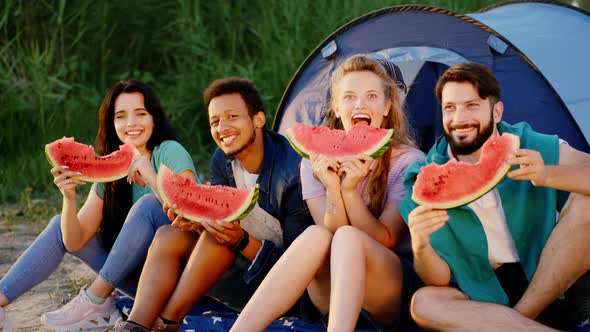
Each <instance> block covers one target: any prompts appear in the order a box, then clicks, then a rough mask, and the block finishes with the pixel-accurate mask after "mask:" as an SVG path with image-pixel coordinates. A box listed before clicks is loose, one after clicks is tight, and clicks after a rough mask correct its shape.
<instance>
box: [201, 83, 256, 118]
mask: <svg viewBox="0 0 590 332" xmlns="http://www.w3.org/2000/svg"><path fill="white" fill-rule="evenodd" d="M233 93H238V94H239V95H240V96H242V99H243V100H244V103H246V107H247V108H248V114H249V115H250V117H252V116H254V115H255V114H256V113H258V112H262V113H264V104H263V103H262V98H261V97H260V95H259V94H258V90H257V89H256V85H255V84H254V82H253V81H251V80H248V79H245V78H240V77H227V78H222V79H218V80H215V81H213V82H211V84H209V86H208V87H207V89H205V93H204V94H203V99H204V101H205V106H207V108H208V107H209V103H211V100H212V99H213V98H215V97H219V96H223V95H228V94H233Z"/></svg>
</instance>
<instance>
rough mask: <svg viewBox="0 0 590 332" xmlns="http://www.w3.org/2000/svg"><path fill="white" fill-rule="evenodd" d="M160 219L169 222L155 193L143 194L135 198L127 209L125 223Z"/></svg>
mask: <svg viewBox="0 0 590 332" xmlns="http://www.w3.org/2000/svg"><path fill="white" fill-rule="evenodd" d="M159 219H162V220H164V221H165V222H166V223H170V221H169V220H168V217H167V216H166V214H165V213H164V212H163V210H162V204H161V203H160V201H158V199H157V198H156V195H154V194H149V195H143V196H142V197H141V198H140V199H138V200H137V202H135V203H134V204H133V206H132V207H131V210H129V213H128V214H127V218H126V219H125V223H130V222H134V221H139V222H152V221H153V220H159Z"/></svg>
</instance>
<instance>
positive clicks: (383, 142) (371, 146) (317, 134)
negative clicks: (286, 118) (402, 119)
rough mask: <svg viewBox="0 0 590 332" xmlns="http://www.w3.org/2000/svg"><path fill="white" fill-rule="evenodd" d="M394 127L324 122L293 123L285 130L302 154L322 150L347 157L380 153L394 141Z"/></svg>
mask: <svg viewBox="0 0 590 332" xmlns="http://www.w3.org/2000/svg"><path fill="white" fill-rule="evenodd" d="M393 134H394V133H393V129H381V128H374V127H371V126H365V125H356V126H353V127H352V128H351V129H350V130H349V131H348V132H347V131H345V130H340V129H330V128H328V127H326V126H319V127H316V126H310V125H307V124H304V123H296V124H294V125H293V126H292V127H291V128H289V129H288V130H287V138H288V139H289V142H290V143H291V146H293V148H294V149H295V151H297V153H299V154H300V155H301V156H303V157H304V158H309V155H310V154H323V155H326V156H329V157H331V158H333V159H340V160H342V159H347V158H352V157H356V156H359V155H363V154H364V155H368V156H371V157H372V158H373V159H376V158H378V157H379V156H381V155H382V154H383V153H385V151H387V149H388V148H389V146H390V145H391V142H392V141H393Z"/></svg>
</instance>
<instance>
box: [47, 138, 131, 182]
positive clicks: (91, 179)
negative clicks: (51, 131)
mask: <svg viewBox="0 0 590 332" xmlns="http://www.w3.org/2000/svg"><path fill="white" fill-rule="evenodd" d="M64 138H66V137H64ZM72 139H73V138H72ZM74 142H76V141H75V140H74ZM76 143H77V142H76ZM50 144H51V143H50ZM80 144H81V143H80ZM122 146H123V145H121V146H119V150H118V151H120V149H121V147H122ZM115 152H117V151H115ZM45 158H47V161H48V162H49V164H50V165H51V167H55V166H58V163H57V161H55V159H53V158H52V157H51V154H50V153H49V144H45ZM127 174H128V169H126V170H125V171H124V172H123V171H121V173H120V174H117V175H114V176H111V177H89V176H84V175H79V176H72V178H74V179H78V180H80V181H85V182H112V181H116V180H119V179H122V178H124V177H126V176H127Z"/></svg>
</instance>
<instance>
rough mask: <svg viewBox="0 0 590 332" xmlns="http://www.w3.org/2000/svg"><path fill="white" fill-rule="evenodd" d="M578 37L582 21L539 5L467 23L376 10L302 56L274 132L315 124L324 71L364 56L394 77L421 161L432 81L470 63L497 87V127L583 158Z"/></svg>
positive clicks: (502, 9) (588, 95)
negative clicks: (552, 139) (501, 108)
mask: <svg viewBox="0 0 590 332" xmlns="http://www.w3.org/2000/svg"><path fill="white" fill-rule="evenodd" d="M588 36H590V15H589V14H588V13H586V12H584V11H582V10H580V9H577V8H575V7H572V6H569V5H564V4H559V3H552V2H548V1H526V2H514V1H513V2H507V3H503V4H500V5H496V6H493V7H488V8H486V9H483V10H482V11H480V12H479V13H477V14H469V15H462V14H457V13H454V12H451V11H449V10H447V9H442V8H437V7H431V6H419V5H411V6H396V7H391V8H385V9H381V10H378V11H375V12H372V13H369V14H367V15H364V16H362V17H360V18H357V19H355V20H353V21H351V22H350V23H348V24H346V25H344V26H343V27H341V28H340V29H338V30H337V31H336V32H334V33H333V34H332V35H330V36H329V37H328V38H327V39H325V40H324V41H323V42H322V43H321V44H320V45H319V46H318V47H317V48H316V49H315V50H314V51H313V52H312V53H311V55H310V56H309V57H308V58H307V59H306V60H305V62H304V63H303V64H302V65H301V67H300V68H299V69H298V71H297V72H296V74H295V75H294V77H293V79H292V80H291V82H290V84H289V86H288V88H287V90H286V91H285V94H284V95H283V98H282V100H281V103H280V105H279V108H278V110H277V114H276V117H275V121H274V129H275V130H278V131H280V132H283V133H284V131H285V130H286V129H287V128H289V127H290V126H291V125H292V124H293V123H294V122H305V123H311V124H316V125H317V124H321V123H323V120H324V117H325V102H326V99H327V91H328V86H329V80H330V76H331V73H332V71H333V70H334V68H336V67H337V66H338V64H340V63H341V62H342V61H343V60H344V59H346V58H347V57H348V56H350V55H352V54H357V53H367V54H370V55H371V56H374V57H376V58H385V59H389V60H391V61H393V62H395V63H396V64H397V65H399V66H400V67H401V70H402V72H403V76H404V79H405V81H406V84H407V85H408V87H409V91H408V94H407V96H406V111H407V115H408V118H409V120H410V123H411V124H412V126H413V127H414V129H415V131H416V136H417V141H418V143H419V145H420V147H421V148H422V149H423V150H425V151H426V150H428V149H429V148H430V146H431V145H432V143H433V142H434V139H435V138H436V137H437V136H439V135H440V134H442V126H441V112H440V106H439V105H438V104H437V101H436V98H435V97H434V85H435V83H436V80H437V79H438V77H439V76H440V75H441V74H442V73H443V72H444V70H445V69H446V68H448V67H449V66H451V65H454V64H457V63H461V62H467V61H474V62H479V63H482V64H484V65H486V66H488V67H489V68H490V69H492V70H493V72H494V73H495V74H496V76H497V78H498V80H499V81H500V84H501V87H502V101H503V102H504V104H505V112H504V117H503V119H504V120H506V121H508V122H510V123H516V122H520V121H527V122H529V123H530V124H531V125H532V127H533V128H535V129H536V130H538V131H540V132H543V133H548V134H557V135H559V137H561V138H563V139H565V140H566V141H568V142H569V143H570V144H571V145H572V146H573V147H575V148H577V149H579V150H582V151H586V152H590V145H589V144H590V88H589V87H588V84H586V83H585V82H587V80H588V78H589V77H590V65H588V63H587V58H586V57H587V55H588V54H590V42H588Z"/></svg>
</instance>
